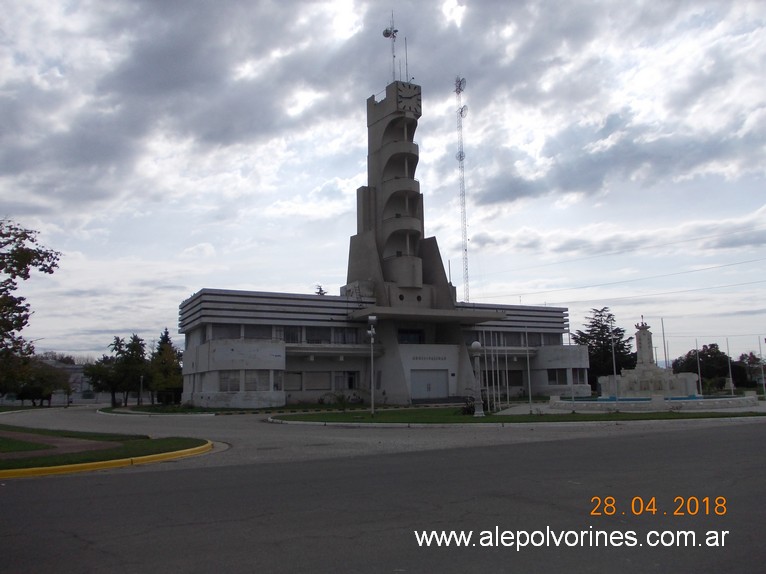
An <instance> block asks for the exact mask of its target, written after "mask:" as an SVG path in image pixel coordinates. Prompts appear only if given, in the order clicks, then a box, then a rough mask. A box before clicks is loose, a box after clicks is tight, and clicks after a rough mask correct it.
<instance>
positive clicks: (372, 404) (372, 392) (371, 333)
mask: <svg viewBox="0 0 766 574" xmlns="http://www.w3.org/2000/svg"><path fill="white" fill-rule="evenodd" d="M367 324H368V325H369V326H370V328H369V329H368V330H367V334H368V335H369V336H370V416H372V417H374V416H375V353H374V346H375V325H377V324H378V317H377V316H375V315H370V316H369V317H367Z"/></svg>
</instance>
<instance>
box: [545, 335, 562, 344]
mask: <svg viewBox="0 0 766 574" xmlns="http://www.w3.org/2000/svg"><path fill="white" fill-rule="evenodd" d="M543 345H549V346H550V345H561V333H543Z"/></svg>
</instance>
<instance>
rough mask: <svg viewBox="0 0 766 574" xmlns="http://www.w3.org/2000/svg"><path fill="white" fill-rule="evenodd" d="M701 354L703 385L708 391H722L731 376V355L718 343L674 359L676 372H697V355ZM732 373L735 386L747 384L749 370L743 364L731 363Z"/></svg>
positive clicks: (700, 365) (700, 369)
mask: <svg viewBox="0 0 766 574" xmlns="http://www.w3.org/2000/svg"><path fill="white" fill-rule="evenodd" d="M698 354H699V371H700V373H701V374H702V385H703V388H704V389H705V391H706V392H710V391H720V390H721V389H723V388H724V385H725V384H726V379H728V378H729V360H730V359H729V355H727V354H726V353H724V352H723V351H722V350H721V349H720V348H719V347H718V345H717V344H716V343H711V344H709V345H702V348H701V349H700V350H699V351H697V349H692V350H691V351H689V352H688V353H686V354H685V355H683V356H682V357H678V358H677V359H675V360H674V361H673V372H674V373H697V355H698ZM731 375H732V378H733V379H734V386H736V387H739V386H745V384H746V383H747V371H746V370H745V367H744V366H743V365H741V364H737V363H732V364H731Z"/></svg>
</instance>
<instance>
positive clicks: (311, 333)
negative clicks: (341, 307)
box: [306, 327, 331, 345]
mask: <svg viewBox="0 0 766 574" xmlns="http://www.w3.org/2000/svg"><path fill="white" fill-rule="evenodd" d="M330 333H331V329H330V327H306V342H307V343H311V344H314V345H320V344H327V343H329V342H330Z"/></svg>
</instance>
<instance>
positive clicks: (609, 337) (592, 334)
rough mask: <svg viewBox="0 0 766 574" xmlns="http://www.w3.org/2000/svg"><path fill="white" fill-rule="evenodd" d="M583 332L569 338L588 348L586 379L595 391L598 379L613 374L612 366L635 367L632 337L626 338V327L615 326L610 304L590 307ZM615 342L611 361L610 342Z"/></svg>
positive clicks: (619, 369) (618, 370) (620, 369)
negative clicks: (599, 307)
mask: <svg viewBox="0 0 766 574" xmlns="http://www.w3.org/2000/svg"><path fill="white" fill-rule="evenodd" d="M587 320H588V322H587V323H586V330H585V331H577V332H576V333H574V334H573V335H572V340H573V341H574V342H575V344H577V345H585V346H586V347H588V359H589V362H590V368H589V369H588V382H589V383H590V385H591V388H592V389H593V390H594V391H596V390H598V389H597V384H598V378H599V377H601V376H604V375H611V374H613V373H614V365H615V364H616V366H617V373H618V374H619V373H620V371H622V369H632V368H634V367H635V366H636V354H635V353H633V352H631V341H633V337H627V338H625V330H624V329H621V328H620V327H615V326H614V315H612V313H611V312H610V311H609V307H602V308H601V309H591V315H590V316H589V317H587ZM613 342H614V362H613V361H612V343H613Z"/></svg>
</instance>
